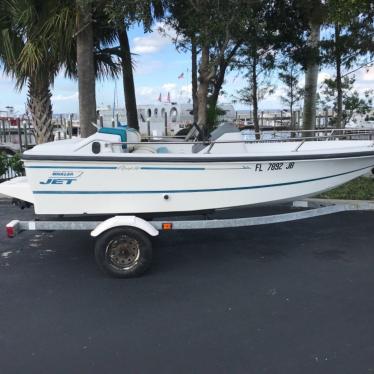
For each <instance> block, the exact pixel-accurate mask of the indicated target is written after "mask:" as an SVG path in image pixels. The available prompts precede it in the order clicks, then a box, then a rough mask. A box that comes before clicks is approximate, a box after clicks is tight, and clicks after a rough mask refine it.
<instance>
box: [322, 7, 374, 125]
mask: <svg viewBox="0 0 374 374" xmlns="http://www.w3.org/2000/svg"><path fill="white" fill-rule="evenodd" d="M373 16H374V9H373V7H372V6H371V5H370V2H369V1H367V0H359V1H358V0H350V1H341V0H340V1H338V0H330V1H329V2H328V20H327V22H328V27H329V29H331V32H329V33H327V36H326V37H325V38H324V39H323V40H322V42H321V47H322V53H323V56H322V57H323V62H324V63H326V64H329V65H333V66H334V68H335V78H334V79H335V86H336V93H337V95H336V113H337V115H336V121H335V122H336V123H335V124H336V127H337V128H341V127H342V125H343V90H344V82H343V79H344V74H343V69H345V70H347V69H351V68H352V67H353V66H354V65H355V64H356V63H357V62H360V61H361V60H362V57H366V56H368V55H370V54H371V55H372V54H373V53H374V46H373V43H372V37H373V34H374V25H373Z"/></svg>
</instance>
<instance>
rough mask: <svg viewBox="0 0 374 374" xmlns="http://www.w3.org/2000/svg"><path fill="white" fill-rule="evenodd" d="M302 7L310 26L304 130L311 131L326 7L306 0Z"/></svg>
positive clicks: (314, 114) (307, 46) (315, 105)
mask: <svg viewBox="0 0 374 374" xmlns="http://www.w3.org/2000/svg"><path fill="white" fill-rule="evenodd" d="M302 7H303V11H304V15H305V17H306V18H307V21H308V25H309V30H308V37H307V41H306V48H305V59H304V66H303V67H304V69H305V86H304V106H303V129H304V130H311V129H314V127H315V124H316V107H317V82H318V71H319V57H320V56H319V41H320V32H321V25H322V23H323V17H324V5H323V3H322V2H321V1H320V0H306V1H305V2H304V4H303V6H302Z"/></svg>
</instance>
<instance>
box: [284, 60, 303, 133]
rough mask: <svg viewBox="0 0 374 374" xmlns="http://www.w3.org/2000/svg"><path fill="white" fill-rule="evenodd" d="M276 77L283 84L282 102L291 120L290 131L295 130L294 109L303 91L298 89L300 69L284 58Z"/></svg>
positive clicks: (293, 62)
mask: <svg viewBox="0 0 374 374" xmlns="http://www.w3.org/2000/svg"><path fill="white" fill-rule="evenodd" d="M278 68H279V73H278V77H279V79H280V81H281V82H283V84H284V88H285V93H284V96H281V100H282V102H283V103H284V104H285V105H287V107H288V110H289V112H290V118H291V129H294V128H295V121H294V115H293V114H294V108H295V105H296V104H297V103H298V102H299V101H300V100H301V99H302V96H303V93H304V90H303V89H301V88H300V87H299V75H300V69H299V67H298V65H297V64H296V63H295V61H293V60H292V59H291V58H290V57H286V58H285V59H284V60H283V61H282V62H281V63H280V64H279V66H278Z"/></svg>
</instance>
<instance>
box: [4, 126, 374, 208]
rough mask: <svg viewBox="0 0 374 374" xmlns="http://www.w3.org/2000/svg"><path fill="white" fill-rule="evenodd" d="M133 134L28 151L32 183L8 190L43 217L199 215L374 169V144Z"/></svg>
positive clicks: (16, 183) (313, 190)
mask: <svg viewBox="0 0 374 374" xmlns="http://www.w3.org/2000/svg"><path fill="white" fill-rule="evenodd" d="M103 132H105V133H103ZM130 135H131V136H132V137H133V138H131V137H129V139H127V142H125V140H126V132H125V130H123V129H122V130H121V129H104V130H103V129H101V130H100V131H99V132H97V133H96V134H94V135H92V136H91V137H89V138H86V139H69V140H62V141H58V142H53V143H47V144H42V145H38V146H36V147H34V148H33V149H32V150H28V151H26V152H24V153H23V160H24V164H25V168H26V177H20V178H15V179H14V180H11V181H8V182H4V183H2V184H1V185H0V193H1V194H5V195H9V196H12V197H14V198H17V199H20V200H23V201H27V202H29V203H32V204H34V209H35V213H36V214H38V215H85V214H93V215H115V214H141V213H166V212H191V211H204V210H214V209H221V208H233V207H239V206H247V205H254V204H265V203H272V202H279V201H287V200H292V199H296V198H300V197H306V196H310V195H314V194H317V193H320V192H322V191H325V190H328V189H331V188H334V187H336V186H338V185H340V184H343V183H345V182H348V181H349V180H351V179H354V178H356V177H359V176H360V175H363V174H366V173H367V172H369V171H370V170H372V169H373V168H374V142H373V141H372V140H322V141H321V140H319V141H304V140H299V141H281V142H271V141H270V142H250V141H247V140H246V138H245V135H243V134H241V133H239V132H230V133H224V134H222V135H221V136H219V137H218V138H217V139H216V140H214V141H211V142H207V143H202V142H195V143H192V142H190V143H187V142H185V143H183V142H167V143H166V142H164V143H160V142H157V143H152V142H148V143H141V142H140V139H139V138H138V137H136V134H135V140H136V142H134V133H133V134H130ZM127 136H128V134H127ZM130 140H131V141H132V143H131V142H130Z"/></svg>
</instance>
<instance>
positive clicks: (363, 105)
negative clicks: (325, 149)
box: [321, 76, 373, 127]
mask: <svg viewBox="0 0 374 374" xmlns="http://www.w3.org/2000/svg"><path fill="white" fill-rule="evenodd" d="M355 80H356V79H355V77H354V76H353V77H350V78H349V77H347V76H346V77H344V78H343V79H342V81H341V83H340V90H341V95H342V96H341V98H342V100H341V105H342V115H341V119H340V120H341V126H343V127H344V126H345V125H346V124H347V123H348V122H349V121H350V120H351V119H352V116H353V114H354V113H357V114H362V115H364V114H367V113H369V112H370V110H371V109H372V105H373V98H372V96H373V90H366V91H365V92H364V93H363V94H362V95H360V94H359V93H358V92H357V91H356V90H353V87H354V83H355ZM322 88H323V90H322V92H321V96H322V100H321V104H322V106H323V107H324V108H325V109H333V110H334V111H335V112H336V111H337V109H338V100H337V97H338V85H337V81H336V79H331V78H330V79H325V81H324V83H323V86H322ZM337 120H338V118H337V117H336V118H334V119H332V123H331V124H332V125H333V126H336V122H337Z"/></svg>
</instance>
